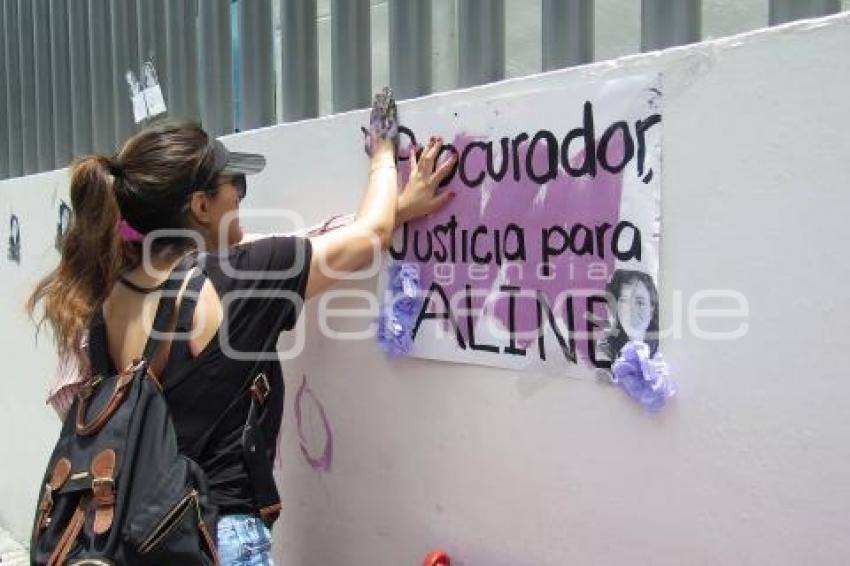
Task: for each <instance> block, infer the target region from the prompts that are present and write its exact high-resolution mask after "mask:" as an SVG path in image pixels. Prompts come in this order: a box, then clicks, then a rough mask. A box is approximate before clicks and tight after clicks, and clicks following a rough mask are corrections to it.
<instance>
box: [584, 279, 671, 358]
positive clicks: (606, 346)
mask: <svg viewBox="0 0 850 566" xmlns="http://www.w3.org/2000/svg"><path fill="white" fill-rule="evenodd" d="M605 291H606V296H607V297H608V301H609V303H608V311H609V312H610V317H611V319H610V322H609V327H608V331H607V332H606V334H605V338H604V339H603V340H602V341H600V342H599V344H598V345H597V351H598V352H599V354H600V356H601V357H603V358H605V359H607V360H609V361H612V362H613V361H614V360H615V359H617V356H618V355H619V353H620V350H622V348H623V346H625V345H626V343H627V342H629V341H640V342H646V344H647V345H648V346H649V352H650V356H654V355H655V353H656V351H658V290H657V289H656V287H655V282H654V281H653V280H652V277H650V276H649V275H648V274H646V273H643V272H641V271H634V270H629V269H618V270H616V271H615V272H614V274H613V275H612V276H611V279H610V281H608V285H607V286H606V288H605Z"/></svg>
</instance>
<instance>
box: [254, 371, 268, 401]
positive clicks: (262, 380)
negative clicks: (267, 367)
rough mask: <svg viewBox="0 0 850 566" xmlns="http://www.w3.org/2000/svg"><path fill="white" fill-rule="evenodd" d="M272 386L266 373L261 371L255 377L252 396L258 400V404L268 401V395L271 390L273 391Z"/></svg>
mask: <svg viewBox="0 0 850 566" xmlns="http://www.w3.org/2000/svg"><path fill="white" fill-rule="evenodd" d="M271 390H272V388H271V386H270V385H269V378H268V377H266V374H265V373H263V372H260V373H259V374H258V375H257V377H255V378H254V383H253V385H251V397H253V398H254V400H255V401H256V402H257V404H259V405H262V404H263V403H265V402H266V397H268V396H269V392H271Z"/></svg>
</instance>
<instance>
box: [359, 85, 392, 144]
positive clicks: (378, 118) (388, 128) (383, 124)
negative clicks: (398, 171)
mask: <svg viewBox="0 0 850 566" xmlns="http://www.w3.org/2000/svg"><path fill="white" fill-rule="evenodd" d="M398 126H399V124H398V109H397V108H396V104H395V98H393V91H392V89H391V88H390V87H386V86H385V87H384V89H383V90H382V91H381V92H379V93H378V94H376V95H375V100H374V102H373V103H372V113H371V114H370V115H369V129H368V130H367V129H366V128H361V129H362V130H363V134H364V135H365V136H366V154H367V155H369V156H370V157H371V156H372V155H373V154H374V151H375V147H376V146H377V144H378V143H379V142H380V141H382V140H387V141H390V142H392V144H393V149H394V153H395V155H398Z"/></svg>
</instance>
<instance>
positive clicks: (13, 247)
mask: <svg viewBox="0 0 850 566" xmlns="http://www.w3.org/2000/svg"><path fill="white" fill-rule="evenodd" d="M8 257H9V261H14V262H15V263H17V264H18V265H20V263H21V222H20V220H18V215H17V214H14V213H13V214H12V216H11V218H9V255H8Z"/></svg>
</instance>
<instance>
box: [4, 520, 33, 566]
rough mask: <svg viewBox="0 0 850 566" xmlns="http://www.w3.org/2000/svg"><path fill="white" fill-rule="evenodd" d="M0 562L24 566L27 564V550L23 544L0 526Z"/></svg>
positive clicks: (9, 565)
mask: <svg viewBox="0 0 850 566" xmlns="http://www.w3.org/2000/svg"><path fill="white" fill-rule="evenodd" d="M0 564H2V565H3V566H26V565H27V564H29V552H27V549H26V547H25V546H24V545H22V544H21V543H19V542H18V541H16V540H15V539H13V538H12V535H11V534H9V532H8V531H7V530H5V529H4V528H3V527H0Z"/></svg>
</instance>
